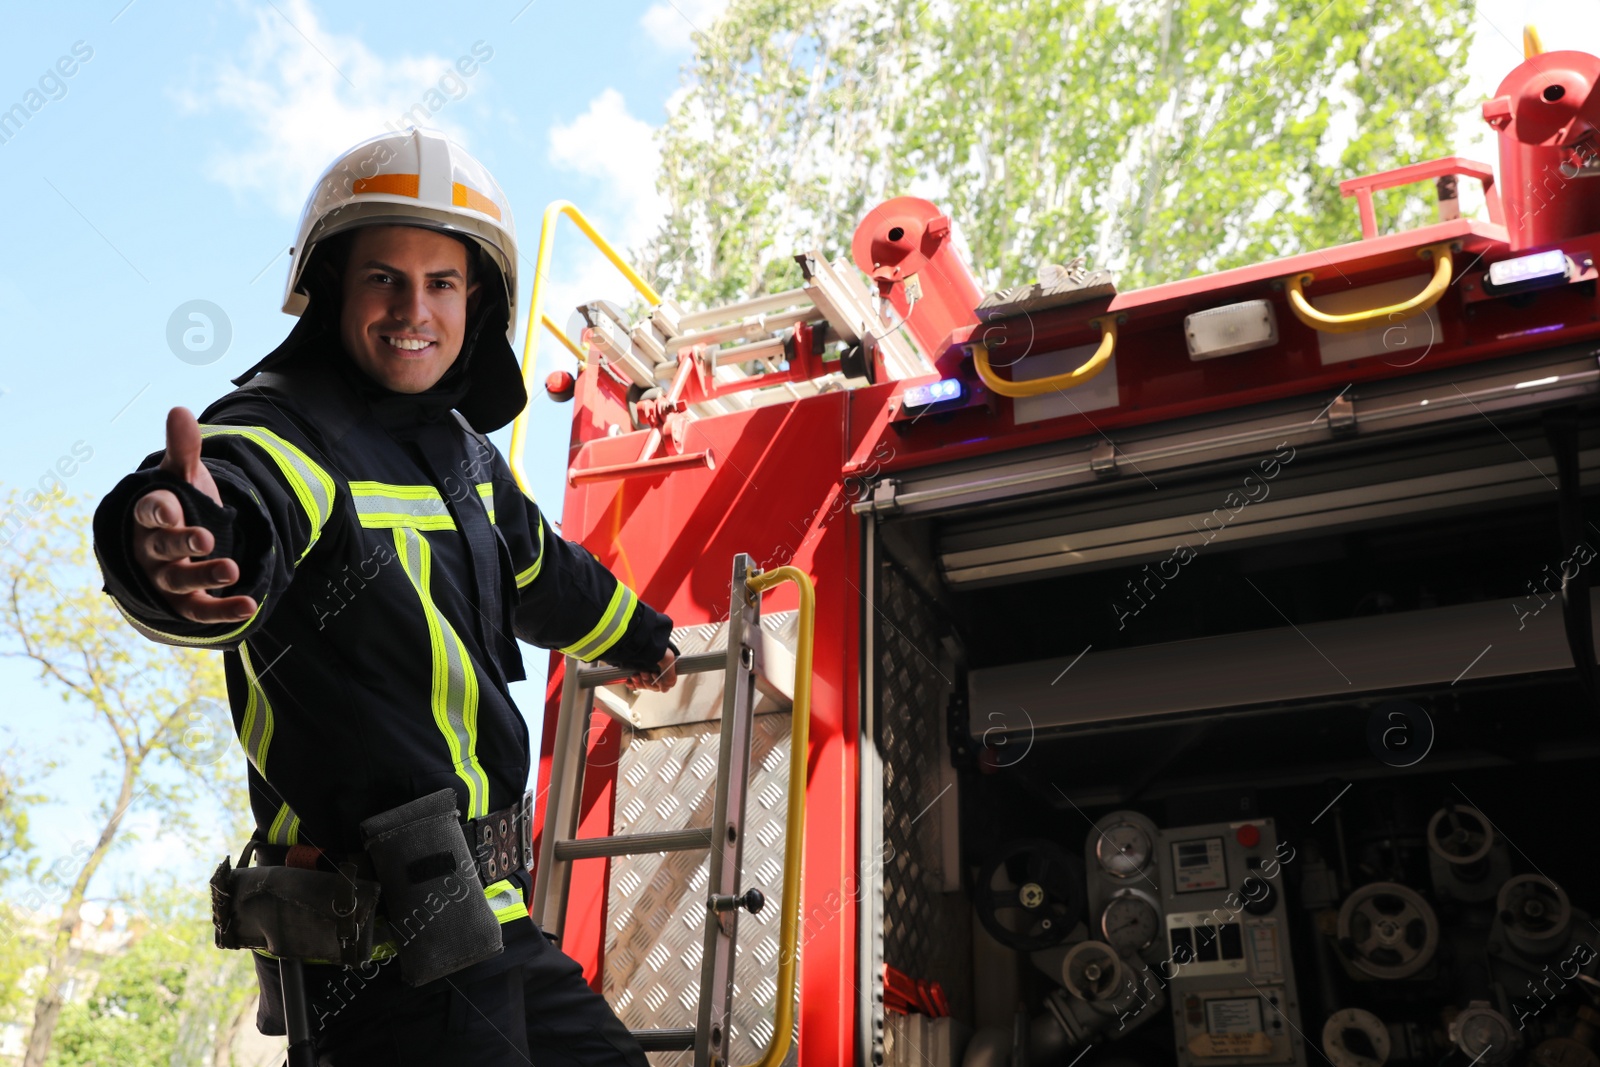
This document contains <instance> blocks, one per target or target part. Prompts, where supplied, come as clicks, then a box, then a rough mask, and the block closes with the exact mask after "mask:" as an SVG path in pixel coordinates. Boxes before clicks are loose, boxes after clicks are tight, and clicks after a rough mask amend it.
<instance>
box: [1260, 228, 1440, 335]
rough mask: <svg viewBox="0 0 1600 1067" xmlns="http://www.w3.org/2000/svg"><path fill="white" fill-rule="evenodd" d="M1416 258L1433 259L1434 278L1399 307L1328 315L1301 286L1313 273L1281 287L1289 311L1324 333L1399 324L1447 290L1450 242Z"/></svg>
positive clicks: (1286, 281) (1299, 275) (1288, 280)
mask: <svg viewBox="0 0 1600 1067" xmlns="http://www.w3.org/2000/svg"><path fill="white" fill-rule="evenodd" d="M1417 255H1419V256H1420V255H1431V256H1433V259H1434V264H1433V277H1432V278H1430V279H1429V280H1428V284H1427V285H1425V286H1423V288H1422V292H1420V293H1418V294H1417V295H1416V296H1414V297H1412V298H1411V299H1410V300H1403V301H1401V302H1400V303H1398V304H1388V305H1386V306H1384V307H1378V308H1371V309H1370V310H1367V311H1352V312H1349V313H1347V314H1343V315H1329V314H1327V313H1325V312H1321V311H1318V310H1317V309H1316V308H1314V307H1312V306H1311V302H1310V301H1308V300H1307V299H1306V294H1305V290H1304V286H1305V284H1306V283H1307V282H1309V281H1312V280H1314V279H1315V277H1316V275H1314V274H1296V275H1295V276H1294V277H1292V278H1286V279H1284V285H1285V286H1286V287H1287V289H1288V291H1289V310H1290V311H1293V312H1294V316H1295V318H1297V319H1299V320H1300V321H1301V322H1303V323H1305V324H1306V325H1307V326H1309V327H1311V328H1312V329H1313V330H1320V331H1321V332H1323V333H1356V332H1358V331H1360V330H1367V329H1371V328H1372V327H1374V326H1379V325H1384V324H1387V323H1394V322H1399V321H1401V320H1402V319H1409V318H1411V317H1412V316H1414V315H1420V314H1422V313H1423V312H1424V311H1427V310H1428V309H1429V308H1431V307H1433V305H1435V304H1437V303H1438V302H1439V298H1440V297H1442V296H1444V291H1445V290H1446V289H1448V288H1450V270H1451V267H1452V266H1453V260H1454V255H1453V253H1452V252H1451V248H1450V243H1449V242H1445V243H1443V244H1436V245H1429V246H1428V247H1427V248H1423V249H1419V250H1418V252H1417Z"/></svg>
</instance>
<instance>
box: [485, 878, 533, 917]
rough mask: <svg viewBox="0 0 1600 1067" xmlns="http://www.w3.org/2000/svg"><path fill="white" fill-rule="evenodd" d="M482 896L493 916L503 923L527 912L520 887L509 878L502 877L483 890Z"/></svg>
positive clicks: (526, 905)
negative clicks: (487, 902)
mask: <svg viewBox="0 0 1600 1067" xmlns="http://www.w3.org/2000/svg"><path fill="white" fill-rule="evenodd" d="M483 895H484V898H485V899H487V900H488V901H489V907H490V909H492V910H493V911H494V917H495V918H496V919H499V920H500V922H501V924H502V925H504V924H505V923H508V922H514V921H516V920H517V919H520V918H522V917H523V916H524V915H526V914H528V904H527V901H525V900H523V899H522V887H521V886H519V885H518V884H517V883H515V882H513V881H511V880H510V879H509V878H502V879H500V881H498V882H495V883H494V884H493V885H490V886H486V887H485V888H484V890H483Z"/></svg>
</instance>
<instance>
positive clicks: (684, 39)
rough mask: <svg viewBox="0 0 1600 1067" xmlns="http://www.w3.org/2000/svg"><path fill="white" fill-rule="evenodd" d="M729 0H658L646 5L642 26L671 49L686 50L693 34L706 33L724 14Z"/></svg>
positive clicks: (675, 50) (657, 42)
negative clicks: (697, 32) (696, 32)
mask: <svg viewBox="0 0 1600 1067" xmlns="http://www.w3.org/2000/svg"><path fill="white" fill-rule="evenodd" d="M727 6H728V0H658V2H657V3H654V4H651V5H650V6H649V7H648V8H646V9H645V13H644V14H643V15H642V16H640V18H639V27H640V28H641V29H642V30H644V32H645V33H646V34H647V35H648V36H649V38H650V39H651V40H652V41H654V42H655V43H656V45H657V46H659V47H660V48H663V49H665V50H667V51H669V52H686V51H688V50H689V49H690V47H692V45H693V41H692V39H691V36H690V35H691V34H693V33H694V32H695V31H699V32H701V33H705V32H707V31H709V30H710V29H711V24H712V23H714V22H716V21H717V19H718V18H720V17H721V16H722V12H723V11H724V10H725V9H726V8H727Z"/></svg>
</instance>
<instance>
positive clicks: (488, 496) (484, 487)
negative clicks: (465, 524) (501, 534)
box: [478, 482, 495, 526]
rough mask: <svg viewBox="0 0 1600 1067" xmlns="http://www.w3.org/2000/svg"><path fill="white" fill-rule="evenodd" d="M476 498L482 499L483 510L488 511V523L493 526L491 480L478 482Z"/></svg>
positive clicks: (492, 484) (492, 490) (492, 485)
mask: <svg viewBox="0 0 1600 1067" xmlns="http://www.w3.org/2000/svg"><path fill="white" fill-rule="evenodd" d="M478 499H479V500H482V501H483V510H485V511H487V512H488V513H489V525H490V526H493V525H494V524H495V523H494V483H493V482H479V483H478Z"/></svg>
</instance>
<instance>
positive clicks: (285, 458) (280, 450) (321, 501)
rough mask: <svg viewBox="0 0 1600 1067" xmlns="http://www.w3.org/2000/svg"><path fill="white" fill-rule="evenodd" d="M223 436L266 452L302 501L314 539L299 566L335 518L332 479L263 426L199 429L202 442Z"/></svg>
mask: <svg viewBox="0 0 1600 1067" xmlns="http://www.w3.org/2000/svg"><path fill="white" fill-rule="evenodd" d="M222 436H231V437H243V438H244V439H245V440H246V441H249V442H250V443H251V444H253V445H255V446H256V447H257V448H259V449H261V451H263V452H265V453H266V454H267V455H268V456H269V457H270V458H271V459H272V461H273V462H274V463H276V464H277V465H278V470H279V471H280V472H281V473H282V474H283V478H284V481H286V482H288V483H289V488H290V489H291V490H293V492H294V495H295V497H296V499H298V500H299V501H300V506H301V507H302V508H303V509H304V510H305V513H306V520H307V522H309V523H310V525H311V536H310V537H308V538H306V547H305V549H304V550H303V551H302V552H301V553H300V556H299V558H298V559H296V560H295V561H294V562H295V565H296V566H299V564H300V560H302V559H305V558H306V553H307V552H310V551H311V546H312V545H314V544H316V543H317V538H318V537H319V536H320V535H321V534H322V528H323V527H324V526H326V525H327V523H328V518H329V517H330V516H331V515H332V514H333V495H334V487H333V479H332V478H330V477H328V472H327V471H325V470H323V469H322V468H321V467H319V466H317V465H316V463H314V462H312V460H311V457H310V456H307V455H306V454H305V453H304V452H302V451H301V450H300V449H299V448H297V447H296V446H295V445H293V444H291V443H290V442H288V441H286V440H284V439H283V438H282V437H279V436H278V435H277V434H275V433H273V432H272V431H271V430H269V429H267V428H266V427H264V426H202V427H200V437H201V439H205V438H208V437H222Z"/></svg>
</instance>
